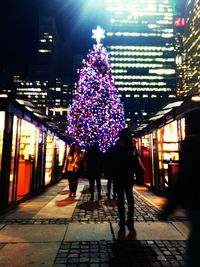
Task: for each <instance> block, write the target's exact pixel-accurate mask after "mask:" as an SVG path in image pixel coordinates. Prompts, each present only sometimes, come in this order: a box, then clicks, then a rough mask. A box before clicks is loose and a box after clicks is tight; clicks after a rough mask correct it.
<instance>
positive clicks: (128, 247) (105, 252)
mask: <svg viewBox="0 0 200 267" xmlns="http://www.w3.org/2000/svg"><path fill="white" fill-rule="evenodd" d="M102 184H103V186H102V195H103V198H102V200H101V201H94V202H93V203H92V202H90V201H89V198H90V196H89V192H88V181H87V180H80V181H79V185H78V192H77V196H76V198H69V191H68V186H67V181H66V180H62V181H60V182H59V183H58V184H56V185H54V186H52V187H51V188H48V189H47V190H46V191H45V192H44V193H42V194H40V195H39V196H37V197H34V198H32V199H31V200H28V201H26V202H24V203H21V204H20V205H19V206H18V207H17V208H16V209H14V210H11V211H10V212H8V213H7V214H6V215H4V216H1V217H0V266H5V267H27V266H33V267H40V266H44V267H47V266H48V267H64V266H71V267H72V266H74V267H75V266H82V267H86V266H92V267H97V266H98V267H100V266H102V267H103V266H104V267H106V266H113V267H115V266H120V267H129V266H134V267H148V266H152V267H153V266H154V267H156V266H160V267H162V266H183V262H184V250H185V240H186V239H187V235H188V228H187V227H186V225H185V222H186V217H185V216H184V214H182V213H180V214H174V215H173V216H171V217H170V220H169V221H168V222H160V221H159V220H158V218H157V214H158V211H159V208H160V206H161V205H162V204H163V202H164V201H165V199H163V198H159V197H156V196H155V195H153V194H152V193H150V192H149V191H148V190H147V189H145V188H144V187H134V194H135V229H136V232H135V231H130V232H129V231H128V229H126V233H120V232H118V230H119V227H118V216H117V207H116V203H115V201H113V200H108V199H107V198H106V181H105V180H102Z"/></svg>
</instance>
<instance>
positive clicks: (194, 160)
mask: <svg viewBox="0 0 200 267" xmlns="http://www.w3.org/2000/svg"><path fill="white" fill-rule="evenodd" d="M197 124H199V123H197ZM199 168H200V133H198V134H194V135H190V136H188V137H187V138H186V139H185V140H184V141H183V142H182V144H181V150H180V170H179V174H178V176H177V180H176V182H175V187H174V190H173V192H172V195H171V197H170V198H169V201H168V203H167V205H166V206H165V208H164V210H163V211H162V213H161V214H160V218H161V219H163V220H165V219H167V217H168V216H169V215H170V214H171V213H172V212H173V211H174V209H175V208H177V207H178V206H179V207H181V208H184V209H185V210H186V212H187V214H188V217H189V220H190V223H191V229H190V234H189V237H188V240H187V248H186V266H187V267H197V266H200V254H199V253H200V247H199V241H200V177H199V176H200V175H199V172H200V169H199Z"/></svg>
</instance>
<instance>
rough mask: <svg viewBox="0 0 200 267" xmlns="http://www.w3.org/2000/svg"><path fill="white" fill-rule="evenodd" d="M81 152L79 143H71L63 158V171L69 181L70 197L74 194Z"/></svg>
mask: <svg viewBox="0 0 200 267" xmlns="http://www.w3.org/2000/svg"><path fill="white" fill-rule="evenodd" d="M80 161H81V154H80V149H79V145H78V144H77V143H76V144H72V145H71V147H70V149H69V152H68V154H67V156H66V159H65V164H64V167H63V173H66V178H67V179H68V182H69V190H70V195H69V196H70V197H71V196H74V197H75V196H76V190H77V185H78V171H79V168H80Z"/></svg>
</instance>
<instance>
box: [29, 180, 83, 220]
mask: <svg viewBox="0 0 200 267" xmlns="http://www.w3.org/2000/svg"><path fill="white" fill-rule="evenodd" d="M83 187H84V185H82V184H80V185H78V188H77V194H76V198H74V197H73V198H71V197H69V191H68V190H67V189H68V186H67V187H64V188H63V189H62V190H61V191H60V192H58V194H57V196H56V197H55V198H53V199H52V200H51V201H50V202H48V204H46V205H45V206H44V207H43V208H42V209H40V210H39V211H38V213H37V214H36V215H35V216H34V217H33V219H38V218H71V217H72V215H73V213H74V209H75V207H76V205H77V201H78V199H79V198H80V196H81V191H82V190H83Z"/></svg>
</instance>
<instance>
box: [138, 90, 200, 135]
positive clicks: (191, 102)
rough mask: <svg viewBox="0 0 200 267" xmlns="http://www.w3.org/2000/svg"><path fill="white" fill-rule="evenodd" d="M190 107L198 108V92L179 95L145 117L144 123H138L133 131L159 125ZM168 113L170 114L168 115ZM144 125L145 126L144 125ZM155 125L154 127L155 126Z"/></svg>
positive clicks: (199, 103) (199, 100)
mask: <svg viewBox="0 0 200 267" xmlns="http://www.w3.org/2000/svg"><path fill="white" fill-rule="evenodd" d="M192 108H199V109H200V94H199V93H197V94H196V95H193V96H191V95H190V96H186V97H179V98H177V99H176V100H175V101H171V102H170V103H167V104H166V105H165V106H163V107H162V108H161V109H160V110H159V111H158V112H156V113H155V114H154V115H153V116H151V117H150V118H148V119H147V121H146V123H145V124H144V123H143V124H141V125H139V126H138V127H137V128H136V129H135V131H134V132H135V133H136V134H137V133H139V132H143V131H145V130H148V129H150V128H151V126H153V125H154V126H155V125H157V126H158V125H161V124H163V123H167V122H168V121H169V118H171V117H172V116H178V115H181V114H183V113H186V112H188V111H189V110H191V109H192ZM169 114H170V115H171V116H169ZM144 125H145V126H144ZM157 126H156V127H157Z"/></svg>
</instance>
